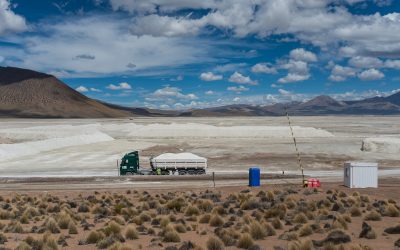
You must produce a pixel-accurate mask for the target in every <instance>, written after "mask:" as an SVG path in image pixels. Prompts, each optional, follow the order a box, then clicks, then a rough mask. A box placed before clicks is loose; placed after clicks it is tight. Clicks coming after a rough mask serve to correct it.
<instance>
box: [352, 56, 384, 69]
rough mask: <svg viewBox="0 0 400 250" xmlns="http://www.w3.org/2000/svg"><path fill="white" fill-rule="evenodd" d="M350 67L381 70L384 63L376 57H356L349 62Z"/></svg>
mask: <svg viewBox="0 0 400 250" xmlns="http://www.w3.org/2000/svg"><path fill="white" fill-rule="evenodd" d="M349 65H351V66H353V67H356V68H380V67H382V66H383V62H382V60H380V59H379V58H376V57H367V56H356V57H352V58H351V59H350V60H349Z"/></svg>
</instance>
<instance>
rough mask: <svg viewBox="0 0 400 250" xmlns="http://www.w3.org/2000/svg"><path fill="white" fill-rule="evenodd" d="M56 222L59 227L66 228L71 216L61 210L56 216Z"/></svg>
mask: <svg viewBox="0 0 400 250" xmlns="http://www.w3.org/2000/svg"><path fill="white" fill-rule="evenodd" d="M57 222H58V226H59V227H60V228H61V229H67V228H68V225H69V223H70V222H71V216H70V215H69V214H68V213H66V212H65V211H63V212H61V213H60V214H59V215H58V216H57Z"/></svg>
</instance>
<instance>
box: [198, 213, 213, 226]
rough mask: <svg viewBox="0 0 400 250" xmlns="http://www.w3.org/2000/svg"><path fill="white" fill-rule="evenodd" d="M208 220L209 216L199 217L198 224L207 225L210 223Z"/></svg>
mask: <svg viewBox="0 0 400 250" xmlns="http://www.w3.org/2000/svg"><path fill="white" fill-rule="evenodd" d="M210 219H211V215H210V214H204V215H203V216H201V217H200V220H199V223H202V224H207V223H209V222H210Z"/></svg>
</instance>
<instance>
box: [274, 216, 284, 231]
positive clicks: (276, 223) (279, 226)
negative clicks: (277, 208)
mask: <svg viewBox="0 0 400 250" xmlns="http://www.w3.org/2000/svg"><path fill="white" fill-rule="evenodd" d="M271 224H272V226H273V227H274V228H275V229H282V228H283V225H282V222H281V220H280V219H279V218H274V219H273V220H272V221H271Z"/></svg>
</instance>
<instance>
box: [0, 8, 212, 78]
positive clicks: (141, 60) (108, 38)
mask: <svg viewBox="0 0 400 250" xmlns="http://www.w3.org/2000/svg"><path fill="white" fill-rule="evenodd" d="M130 20H131V18H129V17H128V18H124V17H120V16H116V15H86V16H74V17H73V18H72V17H68V16H67V17H64V18H62V19H57V20H53V21H52V22H39V23H37V25H36V26H34V27H40V31H41V32H40V33H31V34H29V35H26V36H25V35H24V36H17V37H15V38H14V40H15V42H16V43H19V44H29V46H26V47H25V48H24V49H21V50H18V51H17V50H16V49H15V48H11V47H1V54H2V56H4V57H5V58H14V59H13V61H12V64H13V65H15V66H17V67H21V68H29V69H34V70H38V71H44V72H53V73H55V74H56V75H57V76H63V77H92V76H106V75H116V74H124V75H132V74H135V75H138V74H142V75H143V74H151V73H152V72H155V73H154V74H157V70H159V69H160V68H162V67H169V68H170V69H171V68H176V67H178V66H182V65H187V64H191V63H199V62H207V61H210V57H209V54H210V53H212V52H213V49H212V48H210V47H209V46H208V43H207V42H205V41H204V42H202V43H201V46H199V45H198V42H199V40H198V39H194V38H185V39H183V38H166V37H152V36H141V37H137V36H132V35H131V34H129V32H127V25H128V23H129V22H130ZM1 25H2V23H1V18H0V26H1ZM43 32H45V33H46V35H45V36H44V35H43V34H42V33H43ZM77 37H79V39H77ZM116 38H118V39H116ZM194 40H195V41H196V42H194ZM200 40H201V39H200ZM65 48H68V49H65ZM82 51H85V53H82ZM77 55H86V56H83V57H85V58H86V59H89V57H90V56H94V55H95V60H77V58H76V57H77ZM87 55H89V57H88V56H87ZM132 58H135V63H133V62H132ZM147 72H149V73H147Z"/></svg>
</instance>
